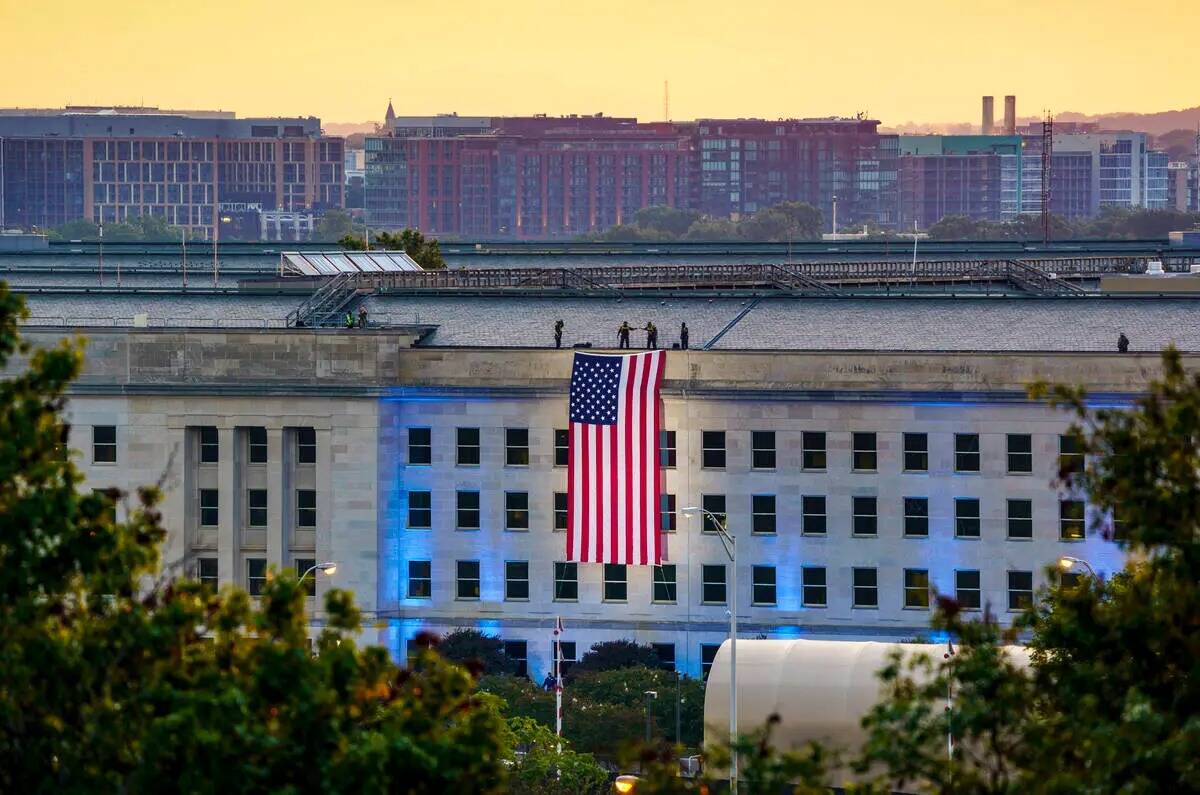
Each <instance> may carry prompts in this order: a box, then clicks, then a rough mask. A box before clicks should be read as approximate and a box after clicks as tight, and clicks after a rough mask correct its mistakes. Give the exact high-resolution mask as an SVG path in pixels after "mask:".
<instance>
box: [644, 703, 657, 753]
mask: <svg viewBox="0 0 1200 795" xmlns="http://www.w3.org/2000/svg"><path fill="white" fill-rule="evenodd" d="M642 695H644V696H645V697H646V745H649V744H650V740H651V735H652V734H653V732H652V731H651V729H652V728H653V716H652V715H651V714H650V702H651V701H653V700H655V699H656V698H658V691H657V690H647V691H646V692H645V693H643V694H642Z"/></svg>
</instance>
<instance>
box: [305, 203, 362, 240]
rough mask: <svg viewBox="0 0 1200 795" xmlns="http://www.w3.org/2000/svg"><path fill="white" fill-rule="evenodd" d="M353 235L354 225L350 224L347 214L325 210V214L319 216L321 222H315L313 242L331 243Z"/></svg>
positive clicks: (340, 211)
mask: <svg viewBox="0 0 1200 795" xmlns="http://www.w3.org/2000/svg"><path fill="white" fill-rule="evenodd" d="M353 234H354V224H353V223H352V222H351V220H350V216H349V214H347V213H345V212H343V211H342V210H326V212H325V214H324V215H322V216H321V220H319V221H317V227H316V229H314V230H313V240H320V241H323V242H329V243H332V242H334V241H336V240H341V239H342V238H344V237H346V236H347V235H353Z"/></svg>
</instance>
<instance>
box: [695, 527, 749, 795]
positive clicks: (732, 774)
mask: <svg viewBox="0 0 1200 795" xmlns="http://www.w3.org/2000/svg"><path fill="white" fill-rule="evenodd" d="M682 513H683V515H684V516H696V515H699V514H703V515H704V516H706V517H708V519H709V521H711V522H712V523H713V527H715V528H716V529H717V537H718V538H720V539H721V546H722V547H723V548H724V549H725V554H726V555H727V556H728V557H729V563H730V564H731V565H730V568H732V569H733V575H732V576H731V577H730V580H729V583H730V587H731V589H732V594H731V595H730V598H729V745H730V748H729V792H730V795H737V774H738V754H737V736H738V713H737V593H738V590H737V554H736V552H737V548H736V546H735V543H736V542H735V539H734V537H733V535H732V534H731V533H730V532H729V529H728V528H727V527H726V526H725V522H723V521H722V520H721V519H720V518H719V517H718V516H717V515H716V514H714V513H713V512H712V511H710V510H708V509H706V508H700V507H697V506H690V507H687V508H684V509H683V511H682Z"/></svg>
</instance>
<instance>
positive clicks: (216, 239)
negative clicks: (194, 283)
mask: <svg viewBox="0 0 1200 795" xmlns="http://www.w3.org/2000/svg"><path fill="white" fill-rule="evenodd" d="M213 210H214V211H215V216H214V218H213V220H214V221H215V223H214V224H213V244H212V250H213V287H216V286H217V275H218V274H219V273H220V271H221V266H220V259H219V257H218V254H217V246H218V245H219V244H220V242H221V207H220V205H217V206H216V207H214V208H213Z"/></svg>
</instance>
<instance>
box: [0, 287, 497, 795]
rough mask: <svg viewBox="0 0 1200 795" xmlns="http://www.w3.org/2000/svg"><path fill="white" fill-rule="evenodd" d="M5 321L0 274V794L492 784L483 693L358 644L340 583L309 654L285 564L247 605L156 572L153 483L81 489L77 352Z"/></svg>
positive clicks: (230, 593) (421, 657)
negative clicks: (10, 369) (17, 360)
mask: <svg viewBox="0 0 1200 795" xmlns="http://www.w3.org/2000/svg"><path fill="white" fill-rule="evenodd" d="M23 316H24V308H23V306H22V304H21V301H20V299H19V298H17V297H14V296H13V295H11V294H10V293H9V291H8V289H7V287H4V286H3V285H0V368H3V367H5V366H7V365H8V364H9V363H10V362H11V361H12V360H13V357H14V356H20V357H21V358H22V359H23V360H27V364H26V369H24V370H22V371H20V372H17V373H15V374H14V375H12V376H10V377H9V378H7V379H5V380H3V381H0V541H2V542H0V671H3V676H2V677H0V791H4V792H25V791H29V792H42V791H49V790H51V789H53V790H56V791H61V792H68V793H84V792H87V793H93V792H95V793H117V792H177V791H205V792H214V791H225V792H247V793H249V792H278V791H292V792H300V791H316V790H319V791H323V792H335V793H336V792H362V791H369V790H373V791H393V790H401V789H402V790H404V791H409V792H419V793H440V792H477V793H485V792H499V791H502V789H503V782H504V767H503V765H502V761H501V760H502V758H503V757H504V755H505V753H506V749H505V747H504V746H503V740H504V736H505V735H504V726H503V723H502V720H501V718H500V716H499V712H498V708H497V705H496V703H495V701H494V700H492V699H491V698H490V697H486V696H480V695H479V694H477V693H475V692H474V682H473V680H472V678H471V676H470V675H469V674H468V673H467V672H466V671H464V670H463V669H461V668H459V667H457V666H454V665H451V664H448V663H446V662H445V661H444V660H443V659H442V658H440V657H438V656H437V655H436V653H434V652H433V651H432V650H431V649H429V648H425V649H424V650H422V651H421V652H420V653H419V654H418V655H417V659H416V664H415V667H414V669H412V670H401V669H399V668H397V667H396V666H395V665H394V664H393V663H392V662H391V661H390V659H389V656H388V653H387V651H386V650H384V649H382V648H378V647H369V648H359V646H358V644H357V643H356V642H355V637H356V636H357V635H358V633H359V631H360V629H361V625H360V618H359V613H358V610H357V609H356V608H355V606H354V603H353V600H352V598H351V597H350V595H349V594H348V593H346V592H344V591H337V590H334V591H331V592H330V593H329V594H328V596H327V599H326V603H325V610H326V615H327V616H328V620H327V626H326V628H325V629H324V630H322V632H321V633H320V635H319V637H318V638H317V640H316V644H315V647H316V650H317V652H318V655H317V656H315V657H314V656H312V654H311V653H310V652H309V649H308V639H307V637H306V635H307V628H308V622H307V620H306V617H305V599H306V590H305V589H304V588H303V587H302V586H301V585H300V583H299V582H298V581H297V578H296V576H295V574H294V573H291V572H284V573H275V572H272V576H271V577H269V578H268V581H267V583H266V586H265V589H264V593H263V594H262V596H261V598H260V599H259V600H258V602H257V603H254V602H252V601H251V599H250V597H249V596H248V595H247V594H246V593H245V592H244V591H242V590H240V589H237V588H234V587H227V588H225V589H224V590H222V591H221V593H219V594H217V593H214V592H213V591H212V590H211V589H210V588H209V587H207V586H204V585H201V584H199V583H197V582H195V581H193V580H189V579H187V578H183V577H174V576H172V575H173V574H174V572H171V571H167V572H161V571H160V569H159V548H160V545H161V543H162V540H163V538H164V535H165V531H164V528H163V527H162V524H161V518H160V515H159V513H158V509H157V504H158V501H159V489H158V487H156V486H147V487H145V488H143V489H141V490H140V491H139V492H138V494H137V495H136V499H135V500H132V499H128V498H127V497H126V495H123V494H120V493H119V492H117V491H115V490H110V491H108V492H105V493H97V492H94V491H92V490H90V489H82V488H80V486H81V485H82V476H81V475H80V474H79V472H78V470H77V469H76V468H75V466H74V464H73V463H72V462H71V460H70V457H69V456H68V455H66V454H65V450H64V442H65V441H66V440H67V438H68V437H67V432H68V427H67V425H66V424H65V423H64V421H63V418H62V414H61V412H62V407H63V403H64V394H65V390H66V388H67V386H68V384H69V383H70V381H71V380H72V379H73V378H75V377H76V375H77V374H78V372H79V369H80V347H81V346H80V343H78V342H63V343H61V344H59V345H58V346H56V347H55V348H53V349H50V350H40V351H31V350H30V349H29V347H28V346H27V345H26V344H25V343H24V342H23V341H22V340H21V339H20V337H19V336H18V333H17V323H18V320H19V319H20V318H21V317H23ZM118 502H128V503H129V504H127V506H126V511H125V514H126V515H127V518H126V519H125V520H123V521H120V522H118V521H116V519H115V514H116V512H115V505H116V504H117V503H118ZM423 642H424V643H425V645H426V646H429V645H430V640H429V639H424V641H423Z"/></svg>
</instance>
